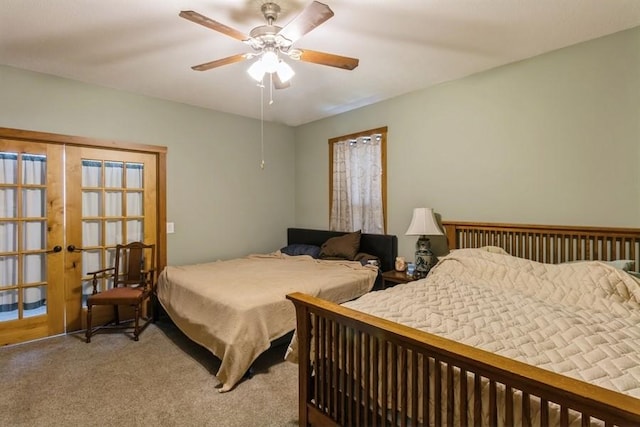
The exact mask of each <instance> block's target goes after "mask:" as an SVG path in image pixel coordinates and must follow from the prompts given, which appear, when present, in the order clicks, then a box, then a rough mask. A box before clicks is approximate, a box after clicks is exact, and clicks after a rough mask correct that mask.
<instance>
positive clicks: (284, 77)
mask: <svg viewBox="0 0 640 427" xmlns="http://www.w3.org/2000/svg"><path fill="white" fill-rule="evenodd" d="M276 73H278V78H279V79H280V81H281V82H282V83H286V82H288V81H289V80H291V77H293V76H295V74H296V72H295V71H293V68H291V66H290V65H289V64H287V63H286V62H284V61H282V60H280V62H279V63H278V69H277V70H276Z"/></svg>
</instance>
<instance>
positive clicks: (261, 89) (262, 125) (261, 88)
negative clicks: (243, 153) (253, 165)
mask: <svg viewBox="0 0 640 427" xmlns="http://www.w3.org/2000/svg"><path fill="white" fill-rule="evenodd" d="M260 156H261V158H260V169H262V170H264V85H260Z"/></svg>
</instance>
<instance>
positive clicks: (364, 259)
mask: <svg viewBox="0 0 640 427" xmlns="http://www.w3.org/2000/svg"><path fill="white" fill-rule="evenodd" d="M353 260H354V261H360V264H362V265H367V264H369V261H374V262H373V265H377V266H380V258H378V257H377V256H375V255H371V254H367V253H364V252H358V253H357V254H356V256H355V257H354V258H353Z"/></svg>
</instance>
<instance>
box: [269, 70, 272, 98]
mask: <svg viewBox="0 0 640 427" xmlns="http://www.w3.org/2000/svg"><path fill="white" fill-rule="evenodd" d="M269 81H270V82H269V83H270V84H269V105H273V73H270V74H269Z"/></svg>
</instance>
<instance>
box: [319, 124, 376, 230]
mask: <svg viewBox="0 0 640 427" xmlns="http://www.w3.org/2000/svg"><path fill="white" fill-rule="evenodd" d="M332 179H333V194H332V195H331V197H332V204H331V217H330V221H329V228H330V229H331V230H337V231H357V230H362V232H363V233H379V234H381V233H383V232H384V217H383V211H382V150H381V136H380V135H377V134H376V135H371V136H365V137H359V138H356V139H352V140H345V141H340V142H337V143H335V144H333V178H332Z"/></svg>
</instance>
